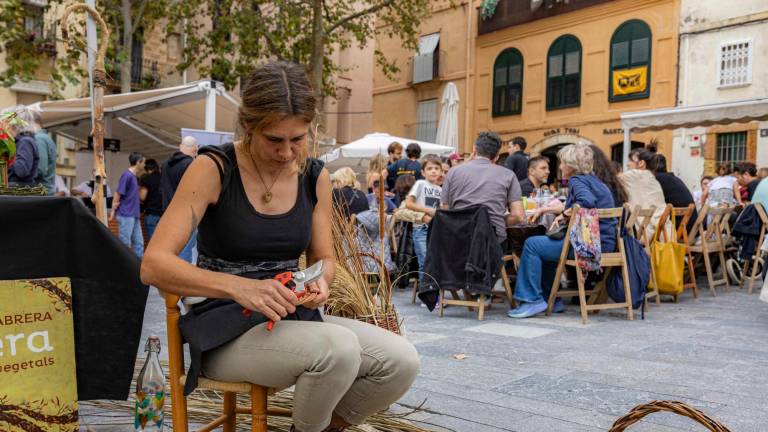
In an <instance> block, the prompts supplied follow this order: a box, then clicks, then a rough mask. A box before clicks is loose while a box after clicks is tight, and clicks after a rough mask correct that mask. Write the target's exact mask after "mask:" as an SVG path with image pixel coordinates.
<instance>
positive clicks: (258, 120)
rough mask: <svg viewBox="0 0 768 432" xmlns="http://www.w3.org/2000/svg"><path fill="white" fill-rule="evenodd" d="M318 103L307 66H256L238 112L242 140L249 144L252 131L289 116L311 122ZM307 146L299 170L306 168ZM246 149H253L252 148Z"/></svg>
mask: <svg viewBox="0 0 768 432" xmlns="http://www.w3.org/2000/svg"><path fill="white" fill-rule="evenodd" d="M315 104H316V102H315V94H314V91H313V90H312V84H310V82H309V78H308V77H307V72H306V70H305V69H304V67H302V66H300V65H298V64H296V63H289V62H284V61H271V62H267V63H264V64H261V65H259V66H256V67H255V68H254V69H253V71H251V73H250V74H248V77H247V78H246V79H245V84H244V85H243V93H242V102H241V103H240V108H239V109H238V112H237V122H238V126H240V128H242V131H243V135H244V137H243V142H244V143H246V145H250V142H251V133H252V131H254V130H263V129H264V128H266V127H268V126H270V125H272V124H274V123H275V122H278V121H282V120H284V119H286V118H289V117H299V118H301V119H304V120H306V122H307V123H312V121H313V120H314V119H315V108H316V106H315ZM312 138H313V137H312V134H311V131H310V139H312ZM308 147H309V146H308V145H307V146H304V147H303V148H302V149H301V150H300V152H299V155H298V156H297V158H296V163H297V165H298V167H299V172H302V171H303V170H304V168H305V167H306V164H307V163H306V161H307V157H308V155H309V149H308ZM246 150H247V151H248V152H250V149H248V148H246Z"/></svg>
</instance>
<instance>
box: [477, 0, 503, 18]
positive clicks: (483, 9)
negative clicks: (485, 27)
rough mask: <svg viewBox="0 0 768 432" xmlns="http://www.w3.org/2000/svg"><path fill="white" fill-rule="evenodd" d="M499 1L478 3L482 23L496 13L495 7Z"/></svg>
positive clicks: (491, 0)
mask: <svg viewBox="0 0 768 432" xmlns="http://www.w3.org/2000/svg"><path fill="white" fill-rule="evenodd" d="M498 3H499V0H483V1H482V2H480V17H481V18H482V19H483V21H485V20H487V19H490V18H492V17H493V15H494V14H495V13H496V5H497V4H498Z"/></svg>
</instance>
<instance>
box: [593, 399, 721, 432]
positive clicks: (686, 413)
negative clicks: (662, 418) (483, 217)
mask: <svg viewBox="0 0 768 432" xmlns="http://www.w3.org/2000/svg"><path fill="white" fill-rule="evenodd" d="M661 411H666V412H671V413H675V414H678V415H681V416H683V417H688V418H690V419H691V420H693V421H695V422H697V423H699V424H701V425H702V426H704V427H706V428H707V429H708V430H710V431H712V432H730V429H728V428H727V427H725V426H723V425H722V424H721V423H720V422H718V421H717V420H715V419H713V418H712V417H710V416H708V415H707V414H704V413H703V412H701V411H699V410H697V409H696V408H692V407H689V406H688V405H686V404H684V403H682V402H677V401H652V402H650V403H647V404H642V405H638V406H636V407H634V408H632V410H631V411H630V412H629V413H628V414H627V415H625V416H624V417H622V418H620V419H618V420H616V422H615V423H614V424H613V426H612V427H611V429H610V430H609V431H608V432H624V431H625V430H626V429H627V428H628V427H630V426H632V425H633V424H635V423H637V422H639V421H640V420H642V419H643V417H645V416H647V415H648V414H652V413H655V412H661Z"/></svg>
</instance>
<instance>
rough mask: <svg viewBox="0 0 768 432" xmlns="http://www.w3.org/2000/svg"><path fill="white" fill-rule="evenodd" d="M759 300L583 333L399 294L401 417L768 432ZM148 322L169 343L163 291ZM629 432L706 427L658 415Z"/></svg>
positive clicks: (438, 425) (507, 427)
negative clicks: (410, 346) (404, 352)
mask: <svg viewBox="0 0 768 432" xmlns="http://www.w3.org/2000/svg"><path fill="white" fill-rule="evenodd" d="M704 285H705V284H704V282H703V281H700V283H699V286H700V288H703V287H704ZM756 286H757V287H758V288H759V286H760V285H759V281H758V282H757V283H756ZM756 291H757V292H755V293H753V294H752V295H747V294H746V290H738V289H737V288H733V289H732V291H731V292H730V293H726V292H724V291H723V290H722V288H721V289H720V290H719V291H718V295H717V297H712V295H711V294H710V293H709V292H708V291H705V290H704V289H702V293H701V294H700V296H699V298H698V299H694V298H693V297H692V295H691V294H690V292H687V293H685V294H684V295H683V296H681V299H680V301H679V302H678V303H672V302H671V299H667V300H666V301H665V302H664V303H663V304H662V305H661V306H655V305H651V306H650V309H649V311H648V313H647V314H646V316H645V320H641V319H640V317H639V313H638V314H637V315H638V316H637V318H636V320H635V321H627V320H626V316H625V315H623V314H621V313H619V312H618V311H610V312H606V311H603V312H601V313H600V314H597V315H590V320H589V324H588V325H586V326H582V325H581V323H580V320H579V315H578V307H576V306H569V309H568V311H567V312H566V313H565V314H561V315H556V316H553V317H544V316H542V317H537V318H532V319H527V320H512V319H509V318H507V317H506V309H507V308H506V306H505V305H503V304H498V305H497V304H494V307H493V309H492V310H490V311H488V312H487V313H486V318H485V320H484V321H477V319H476V313H472V312H468V311H467V309H466V308H458V307H453V308H449V309H447V310H446V312H445V317H443V318H439V317H437V314H436V313H434V312H433V313H430V312H428V311H427V309H426V308H424V307H421V306H420V305H418V304H416V305H412V304H411V303H410V297H411V294H410V292H405V291H399V290H397V291H396V292H395V293H394V302H395V304H396V306H397V308H398V312H399V313H400V315H401V318H402V319H403V328H404V330H405V332H406V335H407V337H408V338H409V339H410V340H411V341H412V342H413V343H414V344H415V345H416V347H417V349H418V351H419V353H420V354H421V361H422V364H421V372H420V374H419V377H418V378H417V380H416V382H415V383H414V385H413V388H412V389H411V390H410V391H409V392H408V393H407V394H406V395H405V396H404V397H403V398H402V399H401V400H400V401H399V403H398V404H397V405H395V406H393V407H392V409H393V410H394V411H402V410H406V409H410V408H412V407H416V406H422V408H423V411H421V412H418V413H416V414H414V415H412V416H411V417H410V418H411V420H412V421H414V422H418V423H419V424H420V425H421V426H423V427H424V428H426V429H430V430H436V431H446V430H453V431H461V432H464V431H466V432H500V431H516V432H539V431H542V432H560V431H563V432H566V431H567V432H582V431H606V430H608V429H609V428H610V427H611V424H612V423H613V422H614V421H615V420H616V419H617V418H619V417H620V416H621V415H623V414H625V413H626V412H628V411H629V410H630V409H631V408H632V407H633V406H635V405H637V404H640V403H645V402H649V401H651V400H678V401H682V402H685V403H686V404H689V405H691V406H694V407H696V408H699V409H701V410H702V411H704V412H706V413H707V414H710V415H711V416H713V417H714V418H716V419H717V420H719V421H721V422H722V423H724V424H725V425H726V426H728V427H729V428H730V429H731V430H732V431H734V432H752V431H754V432H758V431H760V432H762V431H765V430H768V410H766V401H765V392H766V389H768V373H766V371H767V370H768V331H767V330H768V304H766V303H763V302H761V301H759V299H758V297H759V294H758V292H759V289H758V290H756ZM144 322H145V325H144V332H143V335H142V338H143V340H145V339H146V336H148V335H149V334H159V335H160V337H161V339H162V340H165V336H164V335H165V318H164V306H163V302H162V300H161V299H160V297H159V295H158V294H157V291H156V290H154V289H152V291H151V293H150V298H149V301H148V303H147V310H146V314H145V319H144ZM140 351H141V353H140V356H142V357H143V355H144V354H143V348H141V349H140ZM163 354H166V353H165V352H163ZM163 357H164V358H167V356H166V355H164V356H163ZM81 423H82V425H83V430H92V431H110V432H111V431H124V430H128V425H130V424H132V421H131V418H130V416H129V415H126V414H125V413H104V412H103V411H100V410H94V409H93V408H92V407H88V406H87V404H86V405H85V406H84V407H83V409H82V416H81ZM102 423H111V424H112V425H113V426H100V425H99V424H102ZM630 430H631V431H633V432H635V431H637V432H642V431H654V432H672V431H704V430H706V429H705V428H704V427H703V426H700V425H697V424H696V423H693V422H692V421H691V420H688V419H686V418H683V417H679V416H675V415H671V414H654V415H652V416H651V417H648V418H646V419H645V420H644V421H643V422H642V423H640V424H638V425H635V426H633V427H632V428H630Z"/></svg>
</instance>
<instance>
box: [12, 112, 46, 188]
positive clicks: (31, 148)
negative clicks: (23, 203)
mask: <svg viewBox="0 0 768 432" xmlns="http://www.w3.org/2000/svg"><path fill="white" fill-rule="evenodd" d="M9 111H14V112H16V118H18V119H19V120H21V124H14V125H11V128H10V129H11V130H10V132H11V133H12V134H13V137H14V139H15V140H16V157H15V158H14V159H13V160H12V161H11V163H10V164H9V167H8V183H10V184H12V185H14V186H33V185H35V176H36V175H37V165H38V164H39V162H40V155H39V154H38V152H37V141H35V125H34V122H33V119H32V112H31V111H30V110H29V108H27V107H26V106H24V105H17V106H15V107H13V108H9V109H7V110H4V112H3V113H7V112H9Z"/></svg>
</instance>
